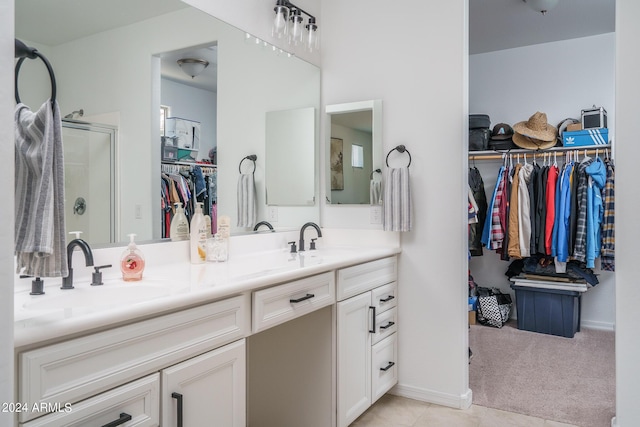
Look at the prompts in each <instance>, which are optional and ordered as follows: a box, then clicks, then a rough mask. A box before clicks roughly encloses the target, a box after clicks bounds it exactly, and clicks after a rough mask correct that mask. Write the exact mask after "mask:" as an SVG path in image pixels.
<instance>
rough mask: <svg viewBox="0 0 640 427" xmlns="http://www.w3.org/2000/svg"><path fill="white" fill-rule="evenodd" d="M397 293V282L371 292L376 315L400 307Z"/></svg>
mask: <svg viewBox="0 0 640 427" xmlns="http://www.w3.org/2000/svg"><path fill="white" fill-rule="evenodd" d="M397 293H398V285H397V284H396V282H393V283H389V284H388V285H384V286H380V287H379V288H376V289H374V290H373V291H372V292H371V304H372V305H373V306H374V307H375V308H376V313H382V312H384V311H387V310H389V309H390V308H393V307H395V306H396V305H398V298H397Z"/></svg>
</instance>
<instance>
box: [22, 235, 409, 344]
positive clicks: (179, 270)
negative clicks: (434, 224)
mask: <svg viewBox="0 0 640 427" xmlns="http://www.w3.org/2000/svg"><path fill="white" fill-rule="evenodd" d="M121 250H122V249H120V251H121ZM165 250H166V249H165ZM399 252H400V248H399V247H394V246H387V245H382V246H368V247H346V246H340V247H333V248H320V249H319V250H317V251H309V250H307V251H305V252H301V253H297V254H291V253H289V251H288V250H285V249H279V250H267V251H261V252H253V253H249V254H247V255H235V256H234V255H233V253H232V254H231V257H230V259H229V260H228V261H227V262H221V263H205V264H190V263H189V262H188V261H182V262H173V263H162V262H158V263H156V264H154V263H153V262H152V258H151V257H149V256H148V255H147V266H146V268H145V272H144V275H143V278H142V280H141V281H138V282H124V281H122V280H121V279H120V278H119V268H118V265H117V264H116V263H114V265H113V267H112V268H111V269H105V270H103V271H104V273H105V274H104V277H105V279H104V285H102V286H91V285H90V284H89V283H90V281H91V279H90V273H91V272H93V268H92V267H84V266H82V267H80V268H75V265H76V264H74V275H75V274H77V272H78V270H82V271H83V272H85V273H86V272H89V276H88V277H89V278H88V279H87V277H86V276H83V277H79V276H76V278H75V280H74V285H75V289H72V290H61V289H60V283H61V280H60V278H57V279H55V278H50V279H45V292H46V294H45V295H41V296H32V295H30V294H29V292H30V290H31V283H30V281H29V280H28V279H27V280H24V279H23V280H21V281H20V284H19V285H18V286H16V292H15V306H14V310H15V312H14V319H15V323H14V346H15V348H16V349H20V348H22V347H25V346H33V345H35V344H38V343H41V342H48V341H52V340H59V339H62V338H65V337H71V336H74V335H78V334H82V333H85V332H87V331H93V330H98V329H101V328H106V327H109V326H110V325H118V324H123V323H126V322H131V321H134V320H136V319H142V318H145V317H151V316H154V315H158V314H162V313H167V312H171V311H176V310H180V309H182V308H187V307H190V306H195V305H200V304H204V303H206V302H211V301H215V300H219V299H223V298H226V297H231V296H234V295H240V294H242V293H247V292H251V291H253V290H256V289H260V288H263V287H267V286H271V285H274V284H278V283H283V282H288V281H291V280H296V279H299V278H302V277H306V276H311V275H314V274H319V273H323V272H326V271H331V270H335V269H339V268H343V267H347V266H351V265H355V264H360V263H363V262H367V261H372V260H375V259H379V258H384V257H387V256H392V255H395V254H398V253H399ZM75 256H76V257H78V259H80V258H81V255H79V254H76V255H75ZM75 262H76V260H75V259H74V263H75ZM95 265H100V263H99V261H98V262H96V263H95ZM107 272H109V274H107Z"/></svg>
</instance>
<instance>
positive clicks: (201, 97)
mask: <svg viewBox="0 0 640 427" xmlns="http://www.w3.org/2000/svg"><path fill="white" fill-rule="evenodd" d="M216 98H217V96H216V93H215V92H212V91H209V90H204V89H198V88H194V87H192V86H187V85H185V84H182V83H177V82H175V81H173V80H169V79H161V89H160V103H161V104H162V105H168V106H169V107H171V116H172V117H180V118H183V119H188V120H193V121H196V122H200V151H199V152H198V159H208V158H209V150H210V149H211V148H213V147H215V146H216V113H217V111H216V109H217V108H216V105H217V100H216Z"/></svg>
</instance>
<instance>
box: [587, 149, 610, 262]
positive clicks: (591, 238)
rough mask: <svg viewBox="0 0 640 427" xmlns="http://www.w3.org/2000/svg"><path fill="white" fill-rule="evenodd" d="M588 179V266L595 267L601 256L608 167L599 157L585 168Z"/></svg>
mask: <svg viewBox="0 0 640 427" xmlns="http://www.w3.org/2000/svg"><path fill="white" fill-rule="evenodd" d="M585 172H586V173H587V175H588V180H587V253H586V263H587V268H594V267H595V259H596V258H598V257H600V240H601V239H600V237H601V234H600V228H601V225H602V219H603V216H604V206H603V203H602V189H603V188H604V184H605V180H606V177H607V172H606V167H605V165H604V163H603V162H602V160H601V159H600V158H599V157H596V159H595V160H594V161H593V162H592V163H591V164H590V165H589V166H587V167H586V168H585Z"/></svg>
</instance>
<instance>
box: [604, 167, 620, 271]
mask: <svg viewBox="0 0 640 427" xmlns="http://www.w3.org/2000/svg"><path fill="white" fill-rule="evenodd" d="M605 164H606V165H607V180H606V181H605V184H604V188H603V189H602V201H603V204H604V218H603V219H602V246H601V248H600V268H601V269H602V270H605V271H615V270H616V264H615V258H614V253H615V246H616V238H615V228H614V213H615V208H614V181H615V168H614V167H613V163H612V162H611V161H609V160H606V161H605Z"/></svg>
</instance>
